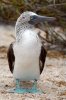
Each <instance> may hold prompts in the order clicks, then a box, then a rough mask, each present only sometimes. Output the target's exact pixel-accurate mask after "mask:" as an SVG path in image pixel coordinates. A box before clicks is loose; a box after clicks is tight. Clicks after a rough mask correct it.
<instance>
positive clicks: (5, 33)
mask: <svg viewBox="0 0 66 100" xmlns="http://www.w3.org/2000/svg"><path fill="white" fill-rule="evenodd" d="M14 40H15V39H14V27H12V26H6V25H4V26H2V25H0V100H16V99H17V100H66V56H65V55H64V54H63V53H61V52H60V53H59V52H56V51H52V53H51V52H48V54H47V58H46V63H45V68H44V70H43V73H42V75H41V76H40V79H39V80H38V82H37V87H38V88H40V89H42V90H43V91H44V93H43V94H31V93H26V94H16V93H8V92H7V90H8V89H10V88H12V87H14V86H15V82H14V79H13V76H12V74H11V73H10V71H9V68H8V62H7V57H6V52H7V48H8V46H9V44H10V43H11V42H12V41H14Z"/></svg>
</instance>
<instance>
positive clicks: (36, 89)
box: [29, 80, 43, 94]
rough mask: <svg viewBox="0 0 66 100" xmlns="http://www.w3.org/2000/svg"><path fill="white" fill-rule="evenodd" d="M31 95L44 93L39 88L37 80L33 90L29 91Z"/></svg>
mask: <svg viewBox="0 0 66 100" xmlns="http://www.w3.org/2000/svg"><path fill="white" fill-rule="evenodd" d="M29 92H30V93H40V94H41V93H43V92H42V91H40V90H39V89H38V88H37V80H35V81H34V83H33V86H32V88H31V89H30V90H29Z"/></svg>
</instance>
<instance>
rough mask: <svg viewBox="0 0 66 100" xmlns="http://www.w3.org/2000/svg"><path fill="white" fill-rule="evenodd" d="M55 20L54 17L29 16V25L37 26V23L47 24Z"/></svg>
mask: <svg viewBox="0 0 66 100" xmlns="http://www.w3.org/2000/svg"><path fill="white" fill-rule="evenodd" d="M55 20H56V18H55V17H47V16H40V15H33V16H31V18H30V21H29V23H30V24H37V23H41V22H45V21H47V22H53V21H55Z"/></svg>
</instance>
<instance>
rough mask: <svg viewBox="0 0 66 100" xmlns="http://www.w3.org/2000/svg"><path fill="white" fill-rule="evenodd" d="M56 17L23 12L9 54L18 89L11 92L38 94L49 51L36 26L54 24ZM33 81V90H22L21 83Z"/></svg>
mask: <svg viewBox="0 0 66 100" xmlns="http://www.w3.org/2000/svg"><path fill="white" fill-rule="evenodd" d="M54 20H55V17H48V16H41V15H38V14H36V13H34V12H31V11H25V12H23V13H22V14H21V15H20V16H19V18H18V19H17V21H16V25H15V33H16V40H15V42H13V43H11V44H10V46H9V48H8V52H7V58H8V64H9V69H10V71H11V73H12V74H13V77H14V79H15V82H16V87H15V88H14V89H11V90H10V92H14V93H25V92H29V93H37V92H39V90H38V89H37V80H38V79H39V77H40V75H41V73H42V71H43V69H44V64H45V60H46V55H47V51H46V50H45V48H44V46H43V44H42V42H41V39H40V37H39V35H38V33H39V32H38V31H37V30H36V24H38V23H39V24H40V23H43V22H45V21H47V22H52V21H54ZM31 80H33V81H34V82H33V86H32V88H31V89H25V88H23V87H22V88H21V86H20V82H21V81H31Z"/></svg>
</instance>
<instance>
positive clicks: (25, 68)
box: [13, 30, 41, 81]
mask: <svg viewBox="0 0 66 100" xmlns="http://www.w3.org/2000/svg"><path fill="white" fill-rule="evenodd" d="M40 50H41V43H40V40H39V38H38V36H37V34H36V33H35V32H32V31H29V30H27V31H25V33H24V34H23V35H22V40H21V41H20V42H19V43H16V44H15V45H14V54H15V66H14V73H13V74H14V77H15V78H17V79H20V80H24V81H25V80H34V79H38V78H39V75H40V71H39V55H40Z"/></svg>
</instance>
